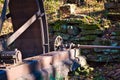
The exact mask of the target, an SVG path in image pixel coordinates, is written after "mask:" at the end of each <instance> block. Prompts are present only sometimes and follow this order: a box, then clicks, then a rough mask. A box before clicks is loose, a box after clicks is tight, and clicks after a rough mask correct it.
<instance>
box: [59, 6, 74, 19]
mask: <svg viewBox="0 0 120 80" xmlns="http://www.w3.org/2000/svg"><path fill="white" fill-rule="evenodd" d="M75 9H76V5H74V4H65V5H63V6H61V7H60V14H61V17H62V18H64V17H68V16H70V15H71V14H75Z"/></svg>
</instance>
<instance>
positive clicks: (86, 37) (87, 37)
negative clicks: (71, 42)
mask: <svg viewBox="0 0 120 80" xmlns="http://www.w3.org/2000/svg"><path fill="white" fill-rule="evenodd" d="M96 37H97V36H96V35H86V36H84V37H81V38H80V40H95V39H96Z"/></svg>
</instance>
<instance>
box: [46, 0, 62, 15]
mask: <svg viewBox="0 0 120 80" xmlns="http://www.w3.org/2000/svg"><path fill="white" fill-rule="evenodd" d="M44 5H45V11H46V13H47V14H51V13H54V12H57V10H58V9H59V7H60V1H59V0H45V1H44Z"/></svg>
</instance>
